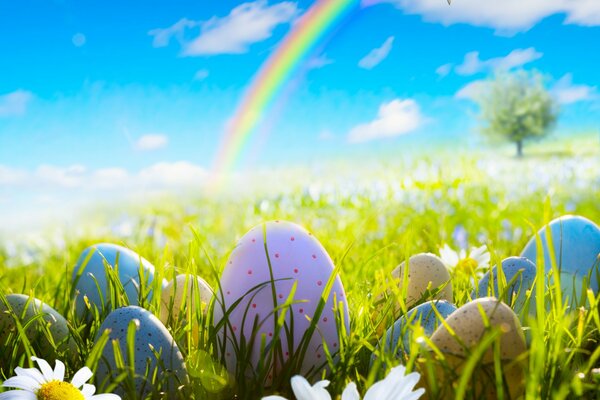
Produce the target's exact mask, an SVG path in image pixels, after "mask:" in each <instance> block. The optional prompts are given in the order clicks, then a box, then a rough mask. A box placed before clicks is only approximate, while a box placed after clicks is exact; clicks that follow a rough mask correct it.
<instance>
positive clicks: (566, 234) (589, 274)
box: [521, 215, 600, 304]
mask: <svg viewBox="0 0 600 400" xmlns="http://www.w3.org/2000/svg"><path fill="white" fill-rule="evenodd" d="M547 231H549V232H550V234H551V240H552V246H553V248H554V259H555V261H556V266H557V267H558V269H559V271H560V283H561V290H562V293H563V295H564V296H568V298H569V299H571V300H575V303H572V304H576V303H578V302H579V301H580V300H581V299H582V297H584V294H582V289H583V285H584V281H586V282H587V287H588V288H591V289H592V290H593V291H594V294H596V295H597V294H598V280H599V279H600V277H599V275H598V269H599V268H600V259H599V258H598V256H599V255H600V228H599V227H598V225H596V224H595V223H593V222H592V221H590V220H589V219H586V218H583V217H579V216H572V215H567V216H563V217H560V218H557V219H555V220H553V221H551V222H550V224H549V225H548V226H545V227H543V228H542V229H540V231H539V232H538V236H539V238H540V240H541V242H542V246H543V250H544V268H545V269H546V272H549V271H551V269H552V264H551V259H550V251H549V246H548V244H549V243H548V238H547V235H548V232H547ZM521 257H525V258H528V259H529V260H531V261H532V262H533V263H536V262H537V261H536V260H537V247H536V237H535V236H534V237H532V238H531V239H530V240H529V242H528V243H527V245H526V246H525V248H524V249H523V252H522V253H521Z"/></svg>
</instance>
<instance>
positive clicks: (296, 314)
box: [214, 221, 350, 384]
mask: <svg viewBox="0 0 600 400" xmlns="http://www.w3.org/2000/svg"><path fill="white" fill-rule="evenodd" d="M333 273H334V265H333V262H332V260H331V258H330V257H329V255H328V254H327V252H326V251H325V249H324V248H323V246H322V245H321V244H320V243H319V241H318V240H317V239H316V238H315V237H314V236H313V235H312V234H311V233H309V232H308V231H306V230H305V229H304V228H302V227H300V226H298V225H296V224H293V223H290V222H285V221H271V222H266V223H263V224H261V225H258V226H256V227H254V228H253V229H251V230H250V231H249V232H248V233H246V234H245V235H244V236H243V237H242V238H241V239H240V240H239V242H238V244H237V246H236V247H235V249H234V250H233V251H232V253H231V255H230V257H229V259H228V260H227V262H226V265H225V268H224V270H223V274H222V277H221V292H222V295H223V296H222V297H223V298H222V299H220V298H218V299H217V302H218V303H217V304H215V311H214V322H215V324H222V325H220V326H221V328H220V334H221V337H220V339H221V340H222V341H224V351H225V354H224V359H225V362H226V366H227V368H228V369H229V370H230V371H231V372H234V371H235V368H236V360H237V359H238V357H247V359H249V360H250V364H251V365H249V366H247V370H246V371H244V373H251V372H250V371H251V369H252V368H257V366H258V364H259V361H260V359H261V340H264V341H265V346H266V347H265V349H268V350H265V351H264V352H263V355H264V359H265V360H264V363H263V365H264V366H266V368H267V369H268V370H269V373H268V375H267V376H266V377H265V383H266V384H269V383H270V382H271V380H272V379H273V374H276V373H277V372H278V370H279V368H281V364H282V363H281V362H278V363H274V362H273V361H272V360H273V358H274V356H275V354H274V352H277V353H278V354H280V355H282V359H283V364H285V363H287V362H288V361H290V360H294V361H295V360H298V359H299V358H302V357H303V360H302V363H301V365H298V368H296V369H298V370H297V371H295V372H296V373H300V374H303V375H304V374H306V373H307V372H308V371H311V373H315V372H317V371H320V370H322V368H323V367H324V366H325V365H326V363H327V362H326V357H325V349H324V344H326V345H327V349H328V351H329V352H330V354H332V355H333V356H335V354H336V353H337V352H338V350H339V335H341V334H342V333H341V332H338V329H337V326H336V314H335V313H338V315H339V313H340V312H341V314H342V316H343V325H342V326H343V327H344V329H345V331H346V333H347V332H349V328H350V327H349V316H348V308H347V305H346V295H345V292H344V287H343V285H342V282H341V280H340V277H339V276H337V275H335V276H333ZM330 278H332V281H331V286H330V288H328V289H329V291H328V292H324V291H325V289H326V288H327V286H328V281H330ZM322 297H323V300H324V307H319V303H320V301H321V298H322ZM292 303H293V304H292ZM286 304H287V305H286ZM278 307H279V308H278ZM334 307H335V308H336V309H337V311H335V313H334ZM281 313H285V318H284V326H283V327H281V326H279V329H278V324H277V320H278V318H279V316H280V315H281ZM224 315H228V316H227V318H225V319H224V321H222V319H223V317H224ZM311 320H312V321H314V322H312V327H311ZM315 328H316V329H315ZM242 343H243V344H244V346H245V348H247V349H248V352H249V353H250V354H237V353H236V350H235V349H237V348H239V346H240V344H242ZM271 343H274V345H271ZM234 344H235V346H234ZM301 344H302V346H300V345H301ZM277 347H280V348H279V349H278V348H277ZM300 353H303V354H300Z"/></svg>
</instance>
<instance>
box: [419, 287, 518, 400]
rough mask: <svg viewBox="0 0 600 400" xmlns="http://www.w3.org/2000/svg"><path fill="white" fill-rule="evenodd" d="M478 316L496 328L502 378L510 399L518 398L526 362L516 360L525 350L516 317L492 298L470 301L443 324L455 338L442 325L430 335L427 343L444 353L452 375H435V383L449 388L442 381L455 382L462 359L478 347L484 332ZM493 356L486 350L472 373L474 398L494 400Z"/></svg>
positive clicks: (447, 383) (449, 383)
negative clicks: (436, 381)
mask: <svg viewBox="0 0 600 400" xmlns="http://www.w3.org/2000/svg"><path fill="white" fill-rule="evenodd" d="M482 313H483V314H484V315H486V317H487V319H488V320H489V325H490V326H491V327H498V328H500V330H501V334H500V338H499V339H498V340H499V345H500V349H499V350H500V359H501V360H502V369H503V376H504V379H505V381H506V384H507V387H508V389H509V391H510V398H518V397H519V396H520V395H522V394H523V391H524V374H523V365H524V364H525V363H526V361H524V360H520V359H519V357H520V356H521V355H522V354H523V353H525V352H526V351H527V346H526V344H525V338H524V335H523V331H522V328H521V324H520V322H519V319H518V317H517V315H516V314H515V313H514V312H513V311H512V310H511V308H510V307H509V306H507V305H506V304H504V303H502V302H500V301H498V299H496V298H494V297H484V298H481V299H476V300H473V301H471V302H469V303H467V304H465V305H463V306H462V307H460V308H459V309H457V310H456V311H454V312H453V313H452V314H450V315H449V316H448V318H446V321H445V322H446V324H447V326H448V327H449V328H450V329H451V330H452V331H453V332H454V333H455V335H452V334H451V333H450V331H449V330H448V328H447V327H446V324H445V325H441V326H440V327H438V328H437V329H436V331H435V332H434V333H433V335H432V336H431V342H432V343H433V344H434V345H435V346H436V347H437V348H438V349H439V350H440V351H441V352H443V353H445V357H446V360H447V361H448V364H449V366H450V367H451V368H450V372H451V373H452V378H449V377H448V375H447V374H445V373H439V374H437V376H436V379H439V383H440V385H441V386H442V387H448V388H452V387H453V383H452V382H446V381H445V380H448V379H449V380H453V378H454V379H456V378H457V377H456V376H455V375H454V374H456V373H458V375H460V371H461V370H462V368H463V367H464V361H465V358H468V356H469V355H470V353H471V351H473V350H474V349H475V348H476V346H477V345H478V344H480V342H481V340H482V338H483V337H484V336H485V335H486V332H487V331H488V329H487V328H486V326H485V323H484V319H483V317H482ZM493 354H494V351H493V346H489V347H488V348H487V349H486V350H485V352H484V354H483V356H482V358H481V359H480V364H479V365H478V367H477V368H476V369H475V371H474V373H476V374H477V376H476V377H475V376H474V377H473V379H472V382H473V388H472V390H474V391H475V393H476V396H475V397H476V398H488V399H495V398H497V395H496V393H495V384H494V373H493V371H494V369H493V368H494V363H493V360H494V355H493ZM516 360H519V361H516ZM490 371H491V372H490ZM486 377H487V378H486ZM486 379H488V380H486ZM455 383H456V382H455ZM443 398H451V397H443Z"/></svg>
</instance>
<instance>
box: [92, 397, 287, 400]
mask: <svg viewBox="0 0 600 400" xmlns="http://www.w3.org/2000/svg"><path fill="white" fill-rule="evenodd" d="M95 397H96V396H94V400H96V399H95ZM260 400H287V399H286V398H285V397H281V396H267V397H263V398H262V399H260Z"/></svg>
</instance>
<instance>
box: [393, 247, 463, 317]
mask: <svg viewBox="0 0 600 400" xmlns="http://www.w3.org/2000/svg"><path fill="white" fill-rule="evenodd" d="M404 266H405V262H402V264H400V265H399V266H398V267H397V268H396V269H394V270H393V271H392V276H393V277H394V279H397V280H399V284H400V287H401V288H402V287H403V285H404V281H403V280H404ZM406 277H407V279H408V283H407V288H406V305H407V306H408V307H410V306H411V305H413V304H415V303H416V302H417V301H419V300H420V299H421V298H423V296H425V295H426V294H427V290H428V289H429V290H430V291H431V292H433V291H435V290H438V289H439V292H438V293H437V294H436V295H435V296H434V297H433V298H434V299H439V300H447V301H453V298H452V281H451V280H450V273H449V272H448V269H447V268H446V266H445V265H444V263H443V262H442V260H441V259H440V258H439V257H438V256H436V255H435V254H431V253H421V254H417V255H414V256H412V257H411V258H410V259H409V260H408V274H407V276H406Z"/></svg>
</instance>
